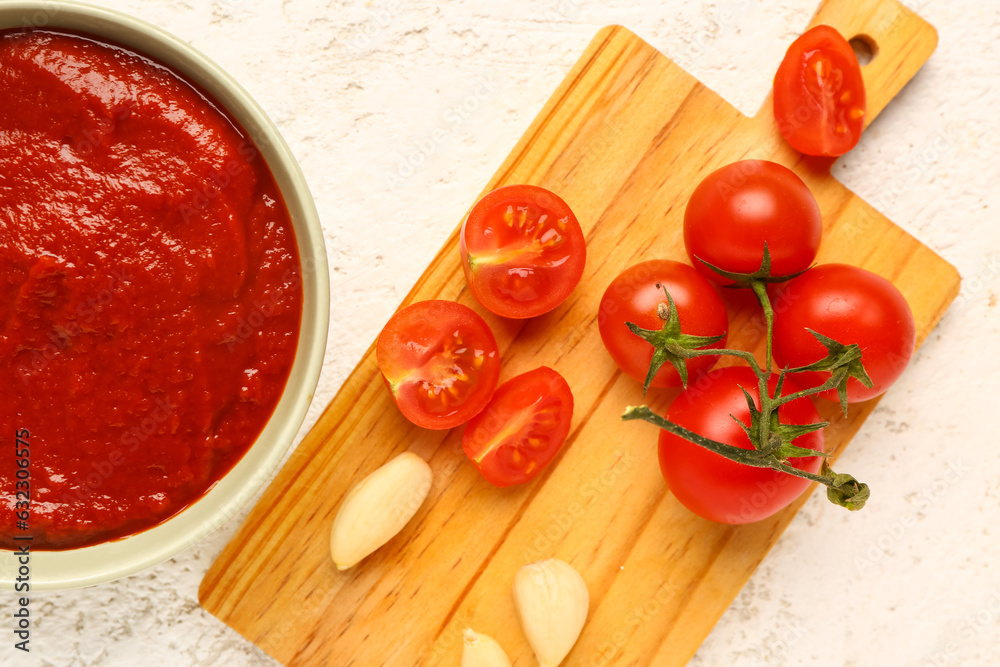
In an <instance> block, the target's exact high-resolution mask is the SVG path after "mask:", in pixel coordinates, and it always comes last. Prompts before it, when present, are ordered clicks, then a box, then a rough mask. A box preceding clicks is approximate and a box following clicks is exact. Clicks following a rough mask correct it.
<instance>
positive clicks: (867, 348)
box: [774, 264, 916, 403]
mask: <svg viewBox="0 0 1000 667" xmlns="http://www.w3.org/2000/svg"><path fill="white" fill-rule="evenodd" d="M774 302H775V305H776V307H775V316H774V359H775V361H776V362H777V363H778V365H779V366H782V367H784V366H788V367H790V368H796V367H799V366H807V365H809V364H811V363H813V362H815V361H818V360H820V359H822V358H823V357H825V356H826V348H825V347H823V345H822V344H821V343H820V342H819V341H818V340H816V338H815V337H814V336H813V335H812V334H810V333H809V332H808V331H807V330H806V328H807V327H808V328H809V329H812V330H813V331H817V332H819V333H821V334H823V335H824V336H827V337H829V338H833V339H834V340H836V341H837V342H839V343H842V344H844V345H850V344H852V343H854V344H857V345H858V346H860V347H861V363H862V364H863V365H864V367H865V371H866V372H867V373H868V376H869V377H870V378H871V380H872V383H873V385H872V387H871V388H867V387H865V386H864V385H863V384H861V382H860V381H858V380H856V379H855V378H850V379H849V380H848V381H847V401H848V402H849V403H856V402H858V401H867V400H868V399H871V398H875V397H876V396H878V395H880V394H882V393H883V392H885V391H886V390H887V389H888V388H889V387H890V386H891V385H892V384H893V383H894V382H895V381H896V380H897V379H898V378H899V376H900V375H902V374H903V371H904V370H905V369H906V366H907V365H908V364H909V362H910V357H911V356H913V348H914V345H915V343H916V327H915V326H914V322H913V313H912V312H911V311H910V306H909V304H907V303H906V299H905V298H904V297H903V295H902V294H900V292H899V290H898V289H896V287H895V286H894V285H893V284H892V283H891V282H889V281H888V280H886V279H885V278H883V277H882V276H879V275H876V274H874V273H872V272H871V271H866V270H865V269H862V268H860V267H857V266H851V265H848V264H821V265H820V266H817V267H815V268H812V269H810V270H809V271H806V272H805V273H803V274H802V275H801V276H799V277H797V278H795V279H793V280H790V281H788V283H786V284H785V285H783V286H782V287H781V289H779V290H777V291H776V294H775V299H774ZM794 377H795V378H796V382H797V383H798V384H801V385H804V386H810V387H815V386H818V385H821V384H823V383H824V382H825V381H826V380H827V379H829V377H830V373H829V372H828V371H809V372H806V373H796V374H794ZM819 395H820V396H822V397H823V398H828V399H830V400H834V401H835V400H839V399H838V396H837V392H836V390H833V389H831V390H830V391H827V392H823V393H822V394H819Z"/></svg>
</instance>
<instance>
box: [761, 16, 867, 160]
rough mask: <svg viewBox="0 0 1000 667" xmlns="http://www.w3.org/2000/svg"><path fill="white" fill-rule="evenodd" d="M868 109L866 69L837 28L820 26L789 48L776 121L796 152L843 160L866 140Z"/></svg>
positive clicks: (778, 79)
mask: <svg viewBox="0 0 1000 667" xmlns="http://www.w3.org/2000/svg"><path fill="white" fill-rule="evenodd" d="M865 104H866V100H865V80H864V77H863V76H862V75H861V65H860V64H859V63H858V58H857V56H856V55H854V49H853V48H851V44H850V43H849V42H848V41H847V40H846V39H844V37H843V36H842V35H841V34H840V33H839V32H837V30H836V28H832V27H830V26H828V25H818V26H816V27H814V28H812V29H811V30H809V31H807V32H806V33H804V34H803V35H802V36H801V37H799V38H798V39H796V40H795V41H794V42H792V45H791V46H789V47H788V52H787V53H786V54H785V58H784V60H782V61H781V65H780V66H779V67H778V72H777V73H776V74H775V75H774V119H775V120H776V121H777V123H778V130H780V131H781V134H782V136H784V137H785V140H786V141H787V142H788V143H789V144H791V145H792V148H794V149H795V150H797V151H799V152H800V153H805V154H806V155H831V156H834V155H843V154H844V153H846V152H847V151H849V150H851V149H852V148H854V145H855V144H857V143H858V139H860V138H861V130H862V128H863V127H864V121H865V111H866V109H865Z"/></svg>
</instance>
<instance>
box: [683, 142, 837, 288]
mask: <svg viewBox="0 0 1000 667" xmlns="http://www.w3.org/2000/svg"><path fill="white" fill-rule="evenodd" d="M822 236H823V223H822V219H821V218H820V213H819V205H818V204H817V203H816V199H815V198H814V197H813V195H812V193H811V192H810V191H809V188H808V187H807V186H806V184H805V183H803V182H802V179H801V178H799V177H798V176H797V175H796V174H795V172H793V171H792V170H791V169H788V168H787V167H784V166H782V165H780V164H777V163H775V162H769V161H767V160H742V161H740V162H733V163H731V164H728V165H726V166H725V167H722V168H721V169H717V170H716V171H714V172H712V173H711V174H709V175H708V176H707V177H705V179H704V180H703V181H702V182H701V183H699V184H698V187H697V188H695V190H694V192H693V193H692V195H691V198H690V200H688V204H687V208H686V209H685V210H684V246H685V247H686V248H687V252H688V256H689V257H690V258H691V263H692V264H693V265H694V267H695V268H696V269H697V270H698V271H699V272H700V273H701V274H702V275H703V276H705V277H706V278H708V279H709V280H711V281H713V282H715V283H718V284H720V285H731V284H732V282H733V281H731V280H729V279H728V278H723V277H722V276H720V275H719V274H718V273H716V272H715V271H712V270H711V269H709V268H708V267H707V266H705V265H704V264H703V263H702V262H701V261H700V260H705V261H706V262H708V263H709V264H713V265H715V266H717V267H719V268H721V269H725V270H726V271H732V272H736V273H753V272H754V271H756V270H758V269H759V268H760V265H761V260H762V259H763V256H764V244H765V243H766V244H767V251H768V254H769V255H770V256H771V275H772V276H787V275H791V274H794V273H797V272H799V271H804V270H805V269H807V268H809V265H810V264H812V261H813V260H814V259H815V258H816V253H817V251H818V250H819V243H820V239H821V238H822Z"/></svg>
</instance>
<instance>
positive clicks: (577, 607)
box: [514, 558, 590, 667]
mask: <svg viewBox="0 0 1000 667" xmlns="http://www.w3.org/2000/svg"><path fill="white" fill-rule="evenodd" d="M514 606H515V607H516V608H517V615H518V616H519V617H520V619H521V627H522V628H523V629H524V636H525V637H526V638H527V639H528V643H529V644H531V648H532V650H533V651H534V652H535V657H537V658H538V662H539V663H540V664H541V667H556V665H558V664H559V663H561V662H562V661H563V659H565V658H566V655H567V654H568V653H569V652H570V649H572V648H573V644H575V643H576V640H577V639H578V638H579V637H580V632H581V631H582V630H583V624H584V622H585V621H586V620H587V610H588V609H589V607H590V593H589V592H588V591H587V584H586V583H585V582H584V581H583V577H581V576H580V573H579V572H577V571H576V570H574V569H573V566H572V565H570V564H569V563H566V562H565V561H561V560H558V559H556V558H549V559H548V560H542V561H538V562H537V563H532V564H531V565H525V566H524V567H522V568H521V569H520V570H518V571H517V574H516V575H514Z"/></svg>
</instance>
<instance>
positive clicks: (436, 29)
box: [0, 0, 1000, 667]
mask: <svg viewBox="0 0 1000 667" xmlns="http://www.w3.org/2000/svg"><path fill="white" fill-rule="evenodd" d="M860 1H864V0H860ZM906 2H907V4H908V5H910V6H911V7H913V8H915V9H917V10H918V11H919V12H920V13H921V14H922V15H923V16H924V17H926V18H927V19H928V20H929V21H930V22H931V23H932V24H933V25H935V26H936V27H937V29H938V31H939V33H940V45H939V46H938V49H937V51H936V53H935V54H934V55H933V56H932V57H931V59H930V61H929V63H928V64H927V65H926V66H925V67H924V68H923V70H922V71H921V72H920V73H919V74H918V75H917V76H916V78H915V79H914V80H913V82H912V83H911V84H910V85H909V86H908V87H907V88H906V89H905V90H904V91H903V92H902V93H901V94H900V95H899V96H898V97H897V98H896V100H895V101H894V102H893V103H892V104H891V105H890V106H889V108H888V109H887V110H886V111H885V112H883V114H882V115H881V117H880V118H879V119H878V120H877V121H876V122H875V123H874V125H873V126H872V127H871V128H870V130H869V131H868V132H867V133H866V134H865V136H864V138H863V139H862V140H861V143H860V144H859V145H858V147H857V148H856V149H854V151H852V152H851V154H850V155H849V156H847V157H845V158H843V159H842V160H841V161H840V162H839V163H838V164H837V165H836V167H835V168H834V172H835V174H836V175H837V177H838V178H840V180H841V181H843V182H844V183H845V184H846V185H847V186H849V187H850V188H851V189H853V190H854V191H855V192H857V193H859V194H860V195H861V196H862V197H864V198H865V199H867V200H868V201H869V202H871V203H872V204H873V205H875V206H876V208H878V209H879V210H881V211H882V212H883V213H885V214H886V215H888V217H889V218H890V219H892V220H894V221H896V222H897V223H899V224H900V225H902V226H903V227H904V228H905V229H907V230H908V231H909V232H911V233H912V234H914V235H915V236H916V237H917V238H919V239H920V240H922V241H923V242H924V243H926V244H927V245H929V246H930V247H931V248H933V249H934V250H936V251H937V252H938V253H940V254H941V255H943V256H944V257H945V258H946V259H947V260H949V261H950V262H952V263H953V264H954V265H955V266H957V267H958V269H959V271H960V272H961V273H962V275H963V277H964V279H965V280H964V283H963V287H962V293H961V296H960V297H959V299H958V301H956V302H955V304H954V305H952V307H951V309H950V310H949V311H948V313H947V314H946V315H945V318H944V320H943V321H942V323H941V325H940V326H939V328H938V329H937V330H936V332H935V333H934V334H933V335H932V336H931V338H930V339H929V340H928V342H927V344H926V345H925V346H924V347H923V348H922V349H921V350H920V352H919V353H918V354H917V355H916V357H915V359H914V361H913V363H912V365H911V367H910V369H909V370H908V371H907V373H906V374H905V375H904V377H903V378H902V379H901V380H900V382H899V383H898V384H897V385H896V386H895V387H894V388H893V389H892V391H891V392H890V393H889V395H888V396H887V397H886V398H885V399H884V400H883V401H882V403H881V404H880V406H879V408H878V410H877V411H876V412H875V414H874V415H872V417H871V419H869V421H868V423H867V424H866V425H865V426H864V428H863V430H862V432H861V433H860V434H859V436H858V437H857V438H856V440H855V442H854V443H853V445H852V446H851V447H850V449H849V450H848V452H847V453H846V455H845V456H844V458H843V463H842V466H841V467H842V468H843V469H845V470H850V471H853V472H855V473H856V474H857V475H858V476H859V477H862V478H863V479H865V480H866V481H868V482H869V483H870V484H871V486H872V488H873V489H875V493H876V496H875V499H874V500H873V501H872V503H871V504H870V506H869V507H867V508H866V509H865V510H864V511H863V512H860V513H856V514H849V513H847V512H844V511H843V510H841V509H840V508H837V507H834V506H833V505H831V504H829V503H828V502H826V500H825V499H824V498H823V494H821V493H820V494H815V495H814V496H813V497H812V499H811V500H810V501H809V502H808V504H807V505H806V507H805V509H804V510H803V511H802V512H801V513H800V514H799V515H798V517H797V518H796V519H795V521H794V522H793V523H792V525H791V527H790V528H789V529H788V531H787V533H786V534H785V535H784V536H783V537H782V538H781V540H780V542H779V543H778V545H777V546H776V547H775V549H774V551H773V552H772V553H771V554H770V555H769V556H768V557H767V559H766V561H765V562H764V564H763V565H762V566H761V567H760V569H759V570H758V572H757V573H756V574H755V575H754V576H753V578H752V579H751V581H750V583H749V584H748V585H747V586H746V588H745V589H744V591H743V592H742V593H741V594H740V596H739V597H738V598H737V599H736V601H735V602H734V603H733V605H732V607H731V608H730V609H729V611H728V612H726V614H725V615H724V616H723V618H722V620H721V621H720V622H719V624H718V626H717V627H716V628H715V629H714V631H713V632H712V634H711V635H710V636H709V638H708V639H707V641H706V642H705V643H704V645H703V646H702V648H701V650H700V651H699V652H698V654H697V656H696V657H695V659H694V660H693V661H692V663H691V664H692V665H695V666H697V667H708V666H714V665H737V666H751V665H807V666H819V667H828V666H843V667H848V666H851V667H855V666H856V667H861V666H867V665H880V666H896V665H904V666H909V665H913V666H916V667H925V666H929V665H936V666H943V665H976V666H980V665H982V666H988V665H989V666H992V665H1000V562H998V555H1000V455H998V450H997V438H996V436H995V435H993V433H991V432H990V429H989V428H988V424H989V421H988V420H990V419H991V418H994V417H996V416H997V413H998V411H997V408H996V405H997V398H998V395H997V393H996V392H997V381H996V378H997V377H998V374H1000V354H997V352H996V348H995V347H994V346H996V345H997V344H998V342H997V338H998V336H997V333H998V332H997V328H998V326H997V325H998V313H1000V310H998V308H997V307H996V305H997V300H998V293H1000V225H998V224H997V223H996V217H997V212H998V209H1000V188H998V185H997V184H998V181H1000V169H998V167H997V155H998V154H1000V139H998V137H1000V134H998V127H997V123H998V121H997V115H996V114H997V109H1000V75H998V73H997V66H998V65H1000V53H998V46H997V45H998V43H1000V3H998V2H997V0H952V1H947V2H946V1H945V0H906ZM99 4H102V5H107V6H109V7H113V8H115V9H119V10H123V11H126V12H129V13H131V14H134V15H136V16H139V17H141V18H144V19H146V20H148V21H151V22H153V23H155V24H158V25H160V26H162V27H163V28H165V29H166V30H168V31H170V32H172V33H174V34H175V35H177V36H179V37H181V38H182V39H185V40H187V41H189V42H190V43H192V44H193V45H194V46H195V47H196V48H198V49H200V50H202V51H203V52H205V53H206V54H207V55H208V56H209V57H211V58H213V59H214V60H215V61H216V62H218V63H219V64H220V65H222V67H224V68H225V69H227V70H228V71H229V72H230V73H232V74H233V75H234V76H235V77H236V79H237V80H239V81H240V82H242V84H243V85H244V86H245V87H246V88H247V89H248V90H249V91H250V93H251V94H252V95H254V96H255V97H256V98H257V100H259V101H260V103H261V104H262V105H263V106H264V108H265V109H266V110H267V111H268V112H269V114H270V115H271V117H272V118H273V119H274V121H275V122H276V123H277V125H278V126H279V128H280V129H281V131H282V132H283V133H284V136H285V138H286V139H287V140H288V143H289V144H290V145H291V147H292V150H293V151H294V153H295V155H296V156H297V157H298V159H299V160H300V162H301V164H302V168H303V170H304V172H305V174H306V177H307V179H308V181H309V183H310V186H311V187H312V191H313V193H314V194H315V197H316V202H317V204H318V207H319V211H320V216H321V218H322V221H323V226H324V229H325V232H326V240H327V243H328V251H329V258H330V266H331V270H332V275H331V288H332V293H333V296H332V303H331V306H332V318H333V322H332V329H331V334H330V339H329V347H328V350H327V356H326V364H325V367H324V371H323V374H322V377H321V379H320V387H319V391H318V392H317V395H316V400H315V402H314V404H313V407H312V410H311V411H310V413H309V416H308V418H307V420H306V424H305V426H304V428H303V431H302V432H303V433H304V432H305V429H306V428H308V426H310V425H311V424H312V423H313V422H314V421H315V419H316V418H317V416H318V415H319V413H320V411H321V409H322V408H323V406H325V405H326V403H327V402H328V401H329V399H330V398H332V396H333V395H334V393H335V392H336V390H337V388H338V387H339V386H340V384H341V382H342V381H343V380H344V379H345V377H346V376H347V374H348V373H349V372H350V370H351V369H352V367H353V365H354V364H355V363H356V361H357V360H358V359H359V358H360V357H361V355H362V353H363V352H364V351H365V349H366V348H367V346H368V344H369V343H370V342H371V341H372V340H373V339H374V337H375V335H376V334H377V333H378V331H379V330H380V328H381V327H382V325H383V324H384V322H385V321H386V320H387V319H388V317H389V316H390V314H391V313H392V312H393V310H394V309H395V308H396V306H397V304H398V303H399V302H400V300H401V299H402V298H403V296H404V295H405V294H406V292H407V291H408V290H409V288H410V286H411V285H412V284H413V283H414V281H415V280H416V279H417V277H418V276H419V275H420V274H421V272H422V271H423V269H424V267H425V266H426V265H427V263H428V262H429V261H430V260H431V258H432V257H433V256H434V254H435V253H436V252H437V250H438V249H439V248H440V246H441V244H442V243H443V242H444V240H445V239H446V237H447V236H448V234H449V233H450V232H451V231H452V229H453V228H454V227H455V225H456V224H457V223H458V222H459V221H460V219H461V216H462V215H463V214H464V212H465V210H466V209H467V207H468V206H469V205H470V204H471V203H472V198H473V197H474V196H475V194H476V193H477V192H478V191H479V190H480V188H482V186H483V185H484V184H485V182H486V181H487V179H488V178H489V177H490V176H491V175H492V173H493V172H494V170H495V169H496V168H497V167H498V166H499V164H500V162H501V161H502V160H503V158H504V157H505V156H506V154H507V153H508V152H509V150H510V149H511V147H512V146H513V145H514V143H515V141H516V140H517V139H518V137H520V135H521V133H522V132H523V131H524V130H525V128H526V127H527V126H528V124H529V123H530V122H531V120H532V119H533V117H534V116H535V114H536V113H537V112H538V110H539V109H540V108H541V107H542V105H543V104H544V102H545V101H546V99H547V98H548V97H549V95H550V94H551V93H552V91H553V90H554V89H555V87H556V86H557V85H558V83H559V82H560V81H561V79H562V78H563V76H564V75H565V74H566V72H567V71H568V70H569V68H570V67H571V65H572V64H573V63H574V62H575V61H576V59H577V58H578V56H579V55H580V53H581V52H582V51H583V49H584V47H585V46H586V45H587V43H588V42H589V41H590V39H591V38H592V37H593V35H594V33H595V31H596V30H597V29H598V28H599V27H601V26H603V25H606V24H610V23H620V24H624V25H625V26H627V27H629V28H631V29H632V30H634V31H635V32H636V33H638V34H639V35H640V36H642V37H644V38H645V39H647V40H648V41H649V42H651V43H652V44H653V45H654V46H656V47H658V48H659V49H660V50H661V51H663V52H665V53H666V54H668V55H669V56H671V57H672V58H673V59H674V60H675V61H677V62H678V63H679V64H680V65H681V66H683V67H684V68H685V69H687V70H688V71H690V72H692V73H694V74H695V75H696V76H698V77H699V78H700V79H701V80H702V81H704V82H705V83H706V84H707V85H709V86H710V87H712V88H713V89H715V90H716V91H718V92H719V93H720V94H721V95H722V96H723V97H724V98H726V99H727V100H729V101H730V102H732V103H733V104H734V105H735V106H736V107H738V108H739V109H740V110H741V111H743V112H744V113H746V114H753V113H754V112H755V111H756V110H757V108H758V107H759V106H760V104H761V102H762V101H763V100H764V98H765V95H766V94H767V91H768V87H769V85H770V79H771V77H772V74H773V72H774V70H775V68H776V67H777V65H778V63H779V61H780V60H781V57H782V55H783V53H784V49H785V47H786V46H787V45H788V43H789V42H790V41H791V40H792V39H793V38H794V37H795V36H797V35H798V34H799V33H800V32H801V31H802V29H803V28H804V26H805V25H806V24H807V22H808V20H809V18H810V16H811V15H812V13H813V10H814V9H815V6H816V0H785V1H778V0H753V1H751V0H715V1H714V2H694V1H687V0H659V1H653V0H606V1H598V0H541V1H530V0H503V1H502V2H489V1H487V0H465V1H447V2H444V1H442V2H434V1H432V0H412V1H410V2H407V1H404V0H371V1H370V2H363V1H361V0H344V1H336V0H328V1H324V0H284V1H283V2H277V1H276V0H275V1H269V0H211V1H204V2H201V1H196V0H190V1H185V0H101V1H100V2H99ZM463 105H464V107H465V108H466V109H471V110H468V111H467V110H464V109H463ZM435 138H436V139H437V140H435ZM407 161H410V162H411V163H413V164H410V165H408V164H407ZM414 165H415V166H414ZM991 436H992V437H991ZM300 437H301V434H300ZM949 465H951V466H952V467H951V468H949ZM244 516H245V512H244V513H241V514H240V515H239V516H237V517H235V518H234V519H233V520H231V521H230V522H229V523H227V524H226V525H225V526H223V528H221V529H220V530H219V531H217V532H216V533H215V534H214V535H212V536H211V537H210V538H208V539H206V540H205V541H203V542H202V543H201V544H199V545H197V546H196V547H194V548H191V549H189V550H188V551H186V552H184V553H182V554H180V555H179V556H178V557H176V558H174V559H173V560H171V561H169V562H167V563H164V564H163V565H161V566H159V567H155V568H152V569H150V570H149V571H147V572H146V573H144V574H140V575H137V576H133V577H130V578H128V579H126V580H123V581H118V582H115V583H111V584H105V585H101V586H97V587H94V588H89V589H84V590H76V591H70V592H66V593H59V594H53V593H48V594H43V593H35V594H33V595H32V601H31V605H32V613H33V619H34V628H33V634H32V642H31V646H32V653H31V655H30V657H27V659H26V658H25V656H23V655H20V654H19V652H17V651H14V650H13V649H12V648H11V644H12V643H13V639H12V634H11V632H10V630H9V627H10V626H11V620H10V617H9V612H10V609H11V606H10V603H11V599H10V597H9V596H10V594H2V595H3V596H4V597H0V601H2V602H3V607H2V610H3V617H4V618H6V619H7V620H6V621H0V638H2V640H0V664H4V665H6V664H26V665H59V666H68V665H72V666H79V665H101V666H106V667H112V666H115V667H117V666H131V665H139V664H141V665H153V666H156V665H204V666H208V665H213V666H214V665H234V666H242V665H250V666H263V665H272V664H274V662H273V661H272V660H271V659H270V658H269V657H267V656H266V655H265V654H264V653H262V652H261V651H260V650H258V649H257V648H255V647H254V646H253V645H251V644H250V643H249V642H247V641H245V640H244V639H243V638H241V637H240V636H238V635H237V634H236V633H235V632H234V631H232V630H230V629H229V628H227V627H226V626H225V625H223V624H222V623H221V622H219V621H218V620H216V619H215V618H214V617H212V616H210V615H209V614H207V613H206V612H204V611H202V610H201V609H200V608H199V606H198V603H197V589H198V584H199V582H200V581H201V578H202V576H203V575H204V573H205V571H206V569H207V568H208V566H209V565H210V563H211V562H212V561H213V559H215V557H216V556H217V555H218V554H219V552H220V551H221V549H222V548H223V546H224V544H225V543H226V542H227V540H228V539H229V538H230V536H231V535H232V534H233V532H234V531H235V530H236V528H237V527H238V525H239V523H240V522H241V521H242V519H243V517H244ZM484 520H485V519H484ZM316 539H326V537H325V536H317V538H316ZM290 546H292V547H293V548H294V545H290ZM329 664H331V665H337V661H336V659H335V657H332V656H331V660H330V663H329ZM456 664H457V658H456Z"/></svg>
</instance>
